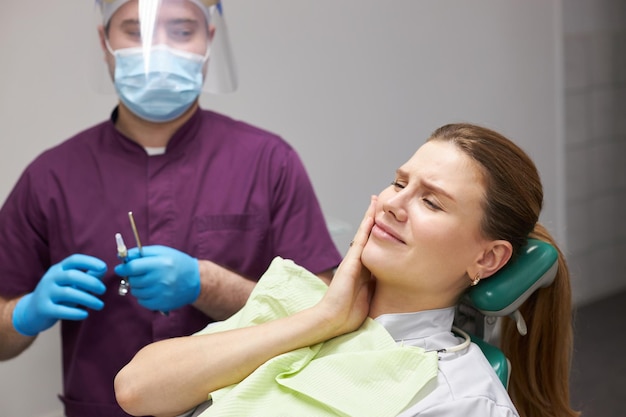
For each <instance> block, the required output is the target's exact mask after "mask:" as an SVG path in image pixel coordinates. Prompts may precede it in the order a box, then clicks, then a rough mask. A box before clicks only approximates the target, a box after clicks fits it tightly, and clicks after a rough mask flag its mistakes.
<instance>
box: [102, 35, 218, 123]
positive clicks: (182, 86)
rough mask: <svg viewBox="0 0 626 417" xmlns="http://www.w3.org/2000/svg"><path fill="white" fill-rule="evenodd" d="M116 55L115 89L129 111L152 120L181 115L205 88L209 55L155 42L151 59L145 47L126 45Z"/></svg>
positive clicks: (162, 119)
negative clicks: (205, 64) (147, 55)
mask: <svg viewBox="0 0 626 417" xmlns="http://www.w3.org/2000/svg"><path fill="white" fill-rule="evenodd" d="M113 54H114V56H115V76H114V79H115V89H116V90H117V94H118V95H119V97H120V100H121V101H122V103H124V105H125V106H126V107H128V109H129V110H130V111H132V112H133V113H134V114H136V115H137V116H139V117H140V118H142V119H145V120H148V121H151V122H168V121H171V120H174V119H176V118H177V117H179V116H180V115H182V114H183V113H184V112H185V111H186V110H187V109H189V107H190V106H191V105H192V104H193V103H194V102H195V101H196V99H197V98H198V96H199V95H200V92H201V91H202V82H203V77H202V73H203V71H202V68H203V66H204V63H205V61H206V59H207V57H208V54H207V55H206V56H202V55H197V54H193V53H190V52H185V51H180V50H177V49H173V48H170V47H168V46H167V45H155V46H153V47H152V49H151V50H150V54H149V60H150V61H149V62H148V64H147V65H146V64H145V63H144V54H143V49H142V48H140V47H139V48H125V49H118V50H117V51H115V52H113Z"/></svg>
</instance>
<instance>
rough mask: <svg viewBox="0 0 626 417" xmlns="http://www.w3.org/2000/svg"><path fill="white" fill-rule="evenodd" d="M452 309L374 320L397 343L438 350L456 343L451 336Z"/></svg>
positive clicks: (388, 316)
mask: <svg viewBox="0 0 626 417" xmlns="http://www.w3.org/2000/svg"><path fill="white" fill-rule="evenodd" d="M454 311H455V308H454V307H448V308H441V309H436V310H425V311H418V312H414V313H397V314H383V315H381V316H378V317H376V318H375V320H376V321H377V322H378V323H380V324H381V325H382V326H383V327H384V328H385V329H386V330H387V331H388V332H389V334H390V335H391V337H393V339H394V340H395V341H396V342H397V343H403V344H405V345H410V346H419V347H422V348H424V349H426V350H438V349H442V348H445V347H447V346H450V345H454V344H455V343H457V339H456V337H455V336H454V335H453V334H452V332H451V329H452V322H453V321H454Z"/></svg>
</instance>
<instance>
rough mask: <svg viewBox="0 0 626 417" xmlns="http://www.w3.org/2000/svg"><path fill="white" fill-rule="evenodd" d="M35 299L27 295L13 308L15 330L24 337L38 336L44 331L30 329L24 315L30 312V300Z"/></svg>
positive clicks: (31, 295)
mask: <svg viewBox="0 0 626 417" xmlns="http://www.w3.org/2000/svg"><path fill="white" fill-rule="evenodd" d="M32 297H33V294H32V293H31V294H26V295H25V296H24V297H22V298H21V299H20V300H19V301H18V302H17V304H15V308H13V317H12V323H13V328H14V329H15V330H16V331H17V332H18V333H19V334H21V335H24V336H37V335H38V334H39V332H40V331H41V330H43V329H33V328H32V327H29V326H28V325H27V324H26V323H24V322H25V321H27V320H26V319H25V318H24V314H25V313H26V311H27V310H28V306H29V304H30V299H31V298H32Z"/></svg>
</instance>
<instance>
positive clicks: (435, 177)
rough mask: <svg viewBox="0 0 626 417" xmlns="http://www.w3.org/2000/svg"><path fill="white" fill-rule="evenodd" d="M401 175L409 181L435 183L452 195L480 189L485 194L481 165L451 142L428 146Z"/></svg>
mask: <svg viewBox="0 0 626 417" xmlns="http://www.w3.org/2000/svg"><path fill="white" fill-rule="evenodd" d="M398 172H399V173H400V174H401V175H406V176H408V177H409V178H411V177H414V178H415V179H419V180H428V181H429V182H435V183H437V184H440V185H441V186H442V187H445V188H447V189H448V191H450V192H460V191H461V192H462V191H463V190H465V189H467V188H468V187H469V188H475V187H476V186H479V187H480V188H481V194H482V184H483V176H482V171H481V170H480V167H479V165H478V164H477V163H476V162H475V161H474V160H473V159H472V158H470V157H469V156H468V155H467V154H465V153H464V152H463V151H462V150H461V149H459V148H458V147H457V146H456V145H454V144H453V143H451V142H444V141H430V142H426V143H425V144H424V145H422V146H421V147H420V148H419V149H418V150H417V151H416V152H415V153H414V154H413V156H412V157H411V158H410V159H409V160H408V161H407V162H406V163H405V164H404V165H402V166H401V167H400V168H399V169H398Z"/></svg>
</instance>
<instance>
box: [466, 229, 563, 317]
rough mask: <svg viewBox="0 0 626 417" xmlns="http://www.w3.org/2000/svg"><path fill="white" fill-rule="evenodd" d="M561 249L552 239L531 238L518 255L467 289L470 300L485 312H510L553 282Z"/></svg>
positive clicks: (490, 314) (499, 313)
mask: <svg viewBox="0 0 626 417" xmlns="http://www.w3.org/2000/svg"><path fill="white" fill-rule="evenodd" d="M557 260H558V252H557V250H556V249H555V248H554V246H552V245H551V244H549V243H546V242H542V241H540V240H537V239H528V243H527V244H526V246H524V247H523V248H521V250H520V252H519V255H518V257H517V259H515V260H513V261H509V263H508V264H507V265H505V266H504V267H503V268H502V269H501V270H500V271H498V272H497V273H496V274H495V275H493V276H491V277H489V278H487V279H485V280H482V281H481V282H480V283H479V284H478V285H476V286H475V287H471V288H470V290H469V292H468V297H467V299H468V301H469V303H470V304H471V305H472V306H474V307H475V308H476V309H477V310H478V311H480V312H481V313H482V314H484V315H486V316H508V315H510V314H512V313H514V312H515V311H516V310H517V309H518V308H519V306H520V305H521V304H522V303H523V302H524V301H526V299H527V298H528V297H529V296H530V295H531V294H532V293H533V292H535V291H536V290H537V289H538V288H540V287H547V286H548V285H550V284H552V282H553V281H554V277H555V276H556V271H557V269H558V263H557Z"/></svg>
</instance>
